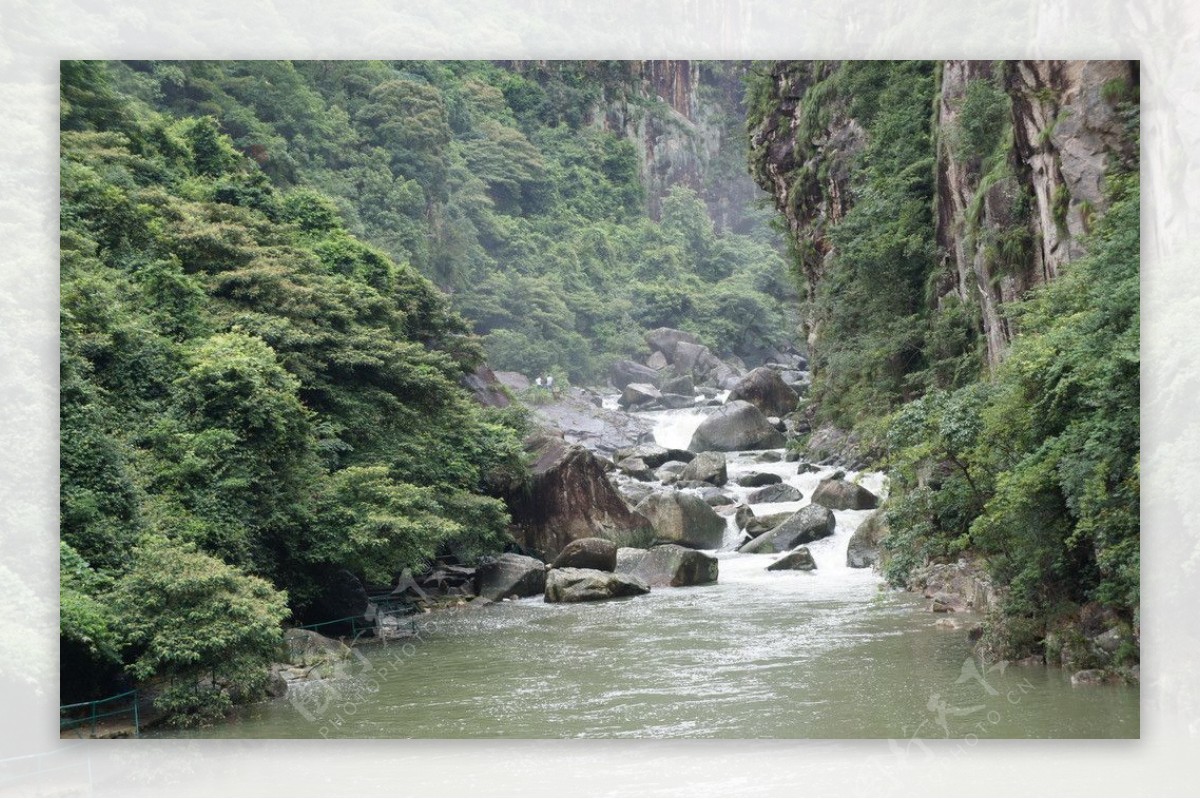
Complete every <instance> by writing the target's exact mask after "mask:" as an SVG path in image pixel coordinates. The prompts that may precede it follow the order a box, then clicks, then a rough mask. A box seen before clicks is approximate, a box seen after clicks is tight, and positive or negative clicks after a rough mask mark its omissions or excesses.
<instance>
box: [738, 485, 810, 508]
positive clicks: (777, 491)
mask: <svg viewBox="0 0 1200 799" xmlns="http://www.w3.org/2000/svg"><path fill="white" fill-rule="evenodd" d="M802 499H804V494H803V493H802V492H801V491H800V489H798V488H796V487H795V486H790V485H788V484H787V483H776V484H775V485H769V486H766V487H765V488H760V489H758V490H757V491H752V492H750V495H749V496H748V497H746V501H747V502H749V503H750V504H752V505H760V504H763V503H767V502H799V501H800V500H802Z"/></svg>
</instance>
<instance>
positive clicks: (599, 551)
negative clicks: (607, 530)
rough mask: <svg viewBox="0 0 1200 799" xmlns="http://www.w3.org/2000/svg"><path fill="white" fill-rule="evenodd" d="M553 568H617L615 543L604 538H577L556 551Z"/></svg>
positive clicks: (602, 569) (607, 570)
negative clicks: (560, 550) (556, 555)
mask: <svg viewBox="0 0 1200 799" xmlns="http://www.w3.org/2000/svg"><path fill="white" fill-rule="evenodd" d="M554 568H556V569H565V568H572V569H595V570H597V571H602V572H610V571H613V570H614V569H616V568H617V545H616V544H614V543H613V542H612V541H609V540H607V539H604V538H578V539H576V540H574V541H572V542H571V543H569V544H567V545H566V546H565V547H563V550H562V552H559V553H558V557H557V558H555V559H554Z"/></svg>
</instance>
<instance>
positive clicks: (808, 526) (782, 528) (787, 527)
mask: <svg viewBox="0 0 1200 799" xmlns="http://www.w3.org/2000/svg"><path fill="white" fill-rule="evenodd" d="M836 525H837V522H836V520H835V519H834V518H833V512H832V511H831V510H829V509H828V508H824V507H822V506H820V505H805V506H804V507H803V508H801V509H800V510H798V511H796V512H795V513H793V514H792V515H791V516H790V517H788V518H787V519H786V520H785V521H784V522H783V523H782V524H780V525H779V526H778V527H776V528H774V529H772V530H768V531H767V532H765V533H763V534H762V535H760V536H758V537H756V538H754V539H752V540H751V541H750V542H748V543H746V544H743V545H742V546H740V547H738V552H750V553H755V552H787V551H788V550H790V549H795V548H796V547H798V546H800V545H801V544H810V543H812V542H813V541H817V540H819V539H821V538H827V537H829V536H831V535H833V531H834V529H835V527H836Z"/></svg>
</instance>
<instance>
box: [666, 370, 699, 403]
mask: <svg viewBox="0 0 1200 799" xmlns="http://www.w3.org/2000/svg"><path fill="white" fill-rule="evenodd" d="M662 392H663V393H664V394H681V395H683V396H685V397H688V398H689V399H690V398H693V397H695V395H696V384H695V383H693V382H692V376H691V375H680V376H679V377H673V378H671V379H670V380H666V381H663V384H662Z"/></svg>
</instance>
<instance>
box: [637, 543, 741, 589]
mask: <svg viewBox="0 0 1200 799" xmlns="http://www.w3.org/2000/svg"><path fill="white" fill-rule="evenodd" d="M622 552H624V550H622ZM617 572H618V573H626V574H630V575H632V576H633V577H636V578H638V579H640V580H642V581H644V582H645V583H646V584H647V585H649V586H651V587H652V588H659V587H664V586H669V587H671V588H680V587H682V586H687V585H707V584H709V583H715V582H716V581H717V574H718V565H717V559H716V558H714V557H712V556H711V555H706V554H705V553H703V552H697V551H696V550H694V549H688V548H687V547H681V546H677V545H675V544H664V545H662V546H657V547H653V548H651V549H649V550H646V549H639V550H633V551H632V552H629V553H626V554H624V556H623V557H621V558H620V559H619V562H618V565H617Z"/></svg>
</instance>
